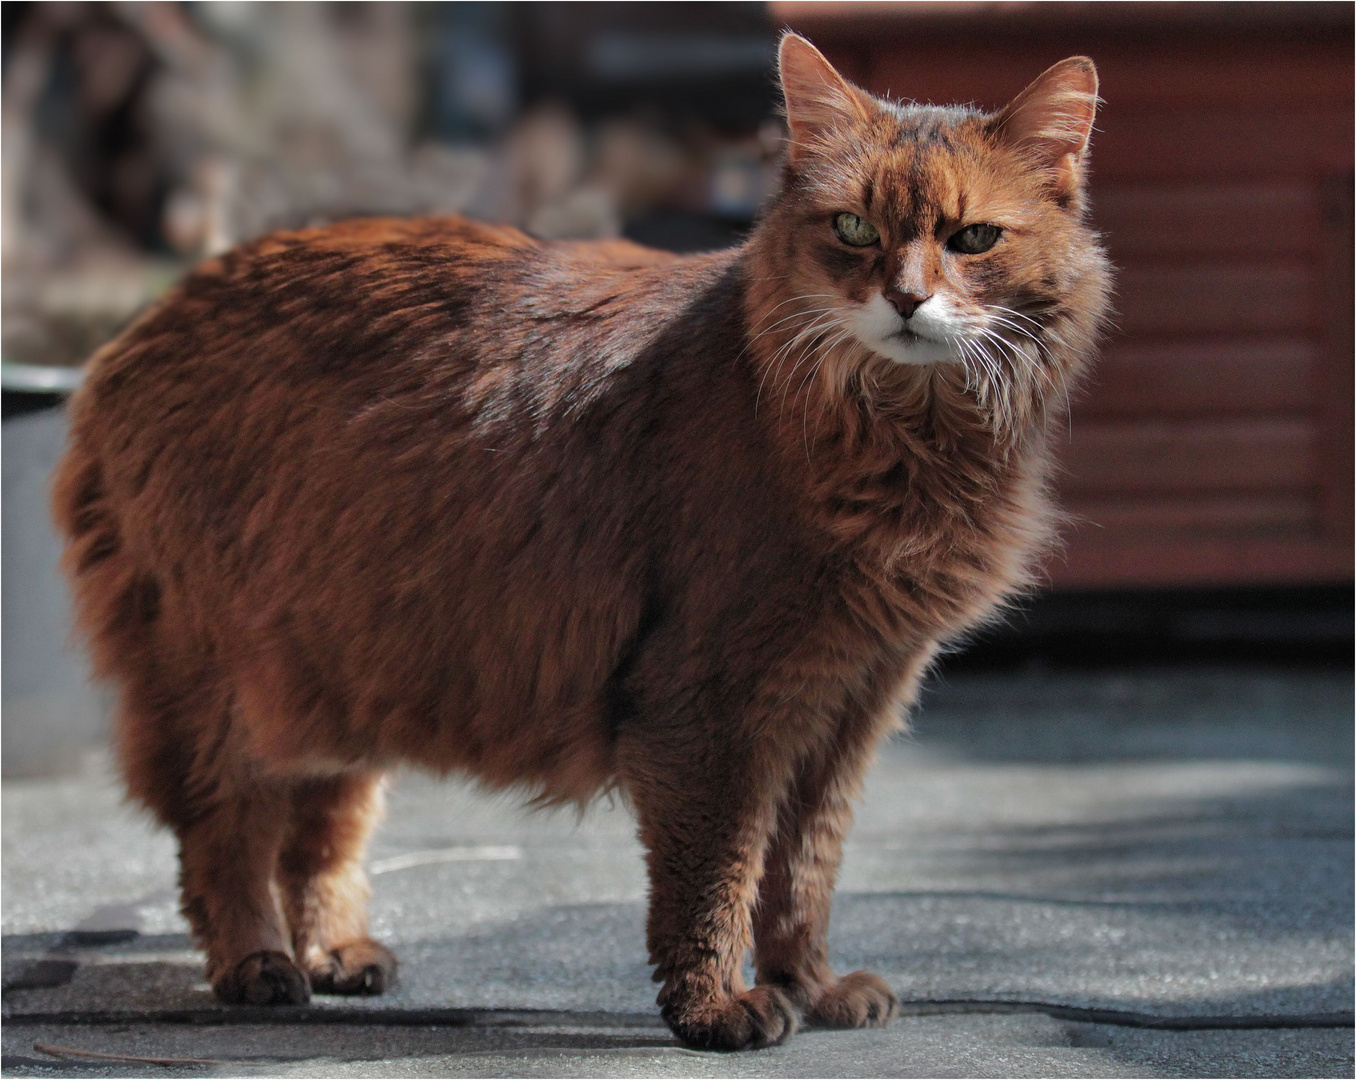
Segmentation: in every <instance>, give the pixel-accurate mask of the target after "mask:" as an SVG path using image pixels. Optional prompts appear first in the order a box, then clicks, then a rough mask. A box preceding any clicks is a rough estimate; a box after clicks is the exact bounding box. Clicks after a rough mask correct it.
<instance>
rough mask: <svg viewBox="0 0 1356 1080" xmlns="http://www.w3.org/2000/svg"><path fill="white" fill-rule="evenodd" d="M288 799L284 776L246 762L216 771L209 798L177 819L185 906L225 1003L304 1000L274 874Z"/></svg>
mask: <svg viewBox="0 0 1356 1080" xmlns="http://www.w3.org/2000/svg"><path fill="white" fill-rule="evenodd" d="M287 806H288V789H287V785H286V783H285V782H282V781H276V780H259V779H257V778H253V777H250V776H249V775H248V774H247V773H246V772H245V771H244V770H232V771H231V772H229V773H226V774H225V775H220V776H218V777H217V784H216V789H215V791H214V792H213V797H212V799H211V800H210V802H209V803H207V805H204V806H199V807H197V808H196V813H195V814H194V815H193V816H192V818H191V819H190V820H188V821H181V822H178V823H176V824H175V832H176V833H177V834H178V836H179V865H180V874H179V884H180V888H181V891H182V895H183V911H184V914H185V915H186V916H187V917H188V920H189V922H190V923H191V925H192V926H193V930H194V935H195V937H196V938H197V939H198V941H199V942H200V943H201V945H202V946H203V948H204V949H205V950H206V952H207V977H208V980H209V981H210V982H211V983H212V989H213V990H214V991H215V992H216V995H217V997H219V998H221V1000H222V1001H225V1002H228V1003H231V1004H249V1005H273V1004H298V1005H299V1004H304V1003H305V1002H307V1001H309V1000H310V996H311V991H310V984H309V983H308V981H307V978H306V974H305V973H304V972H303V971H302V970H301V969H300V968H299V967H298V966H297V964H296V963H295V962H294V960H293V956H292V949H291V942H290V941H289V940H288V933H287V924H286V922H285V920H284V918H283V911H282V907H281V905H280V904H279V897H278V894H277V890H276V888H275V886H274V881H273V870H274V867H275V865H276V864H277V859H278V851H279V849H280V848H281V846H282V842H283V835H284V823H285V822H286V811H287Z"/></svg>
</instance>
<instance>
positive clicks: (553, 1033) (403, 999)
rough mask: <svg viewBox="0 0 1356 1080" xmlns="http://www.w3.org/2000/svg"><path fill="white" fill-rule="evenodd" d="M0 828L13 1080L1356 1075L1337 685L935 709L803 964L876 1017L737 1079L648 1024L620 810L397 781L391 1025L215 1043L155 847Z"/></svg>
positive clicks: (384, 1021)
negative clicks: (882, 1008) (91, 1079)
mask: <svg viewBox="0 0 1356 1080" xmlns="http://www.w3.org/2000/svg"><path fill="white" fill-rule="evenodd" d="M3 798H4V805H3V810H4V821H3V825H4V860H3V875H4V879H3V887H4V905H3V915H4V923H3V925H4V970H5V985H6V990H5V995H4V1019H5V1024H4V1033H3V1041H4V1055H5V1057H4V1073H5V1075H9V1076H47V1075H72V1076H84V1075H97V1076H104V1075H108V1076H112V1075H119V1076H121V1075H145V1074H146V1073H147V1072H148V1071H150V1070H154V1071H155V1075H167V1076H168V1075H180V1074H182V1075H195V1076H196V1075H217V1074H219V1075H236V1076H247V1075H275V1076H1351V1075H1352V1073H1353V1034H1352V1029H1351V1026H1350V1024H1351V1009H1352V993H1353V991H1352V963H1353V955H1352V920H1353V911H1352V827H1353V826H1352V680H1351V677H1350V675H1346V674H1342V673H1325V672H1294V671H1292V672H1288V673H1283V672H1272V673H1265V672H1256V671H1246V670H1228V669H1213V670H1191V671H1175V672H1173V671H1159V672H1138V673H1129V674H1121V675H1106V674H1100V675H1093V674H1087V675H1071V674H1060V675H1051V674H1042V673H1039V672H1032V673H1027V674H1019V675H987V676H980V675H970V676H965V677H959V676H958V677H955V678H953V679H951V680H949V681H948V682H945V683H941V684H937V685H934V687H933V689H932V690H931V691H930V692H929V694H928V695H927V698H926V701H925V704H924V708H923V710H922V712H921V714H920V716H919V717H918V719H917V723H916V725H915V730H914V733H913V734H912V735H911V736H910V737H909V738H902V739H899V740H896V741H895V742H893V743H891V744H890V745H888V746H887V747H885V748H884V749H883V751H882V753H881V757H880V761H879V763H878V765H877V766H876V768H875V770H874V771H873V772H872V774H871V776H870V779H869V782H868V785H867V790H866V794H865V797H864V799H863V802H862V805H861V808H860V811H859V814H858V821H857V826H856V828H855V830H854V832H853V835H852V839H851V843H850V845H849V850H848V853H847V856H846V859H845V862H844V866H843V872H842V876H841V880H840V886H839V891H838V896H837V901H836V903H835V907H834V921H833V930H832V935H831V942H832V946H833V952H834V957H835V962H836V963H837V964H838V966H839V968H840V970H850V969H852V968H856V967H869V968H872V969H874V970H876V971H878V972H880V973H881V974H882V975H883V976H884V977H885V978H886V979H887V980H888V981H889V982H890V984H891V985H892V986H894V987H895V989H896V991H897V992H898V993H899V995H900V997H901V999H902V1000H903V1001H904V1002H905V1009H904V1015H902V1016H901V1017H900V1018H899V1019H897V1020H896V1021H895V1022H894V1023H893V1024H891V1025H890V1026H889V1027H888V1028H886V1029H883V1030H877V1031H870V1032H827V1031H810V1032H802V1033H801V1034H799V1035H797V1036H796V1037H795V1038H794V1039H792V1040H791V1041H790V1042H789V1043H787V1044H786V1045H785V1046H782V1047H778V1048H774V1049H771V1050H767V1051H762V1052H759V1053H752V1054H744V1055H738V1056H733V1057H731V1056H719V1055H710V1054H697V1053H693V1052H691V1051H688V1050H685V1049H682V1048H681V1047H679V1046H678V1045H677V1044H676V1043H675V1042H674V1040H673V1039H672V1038H671V1037H670V1035H669V1034H668V1032H667V1030H666V1029H665V1028H664V1027H663V1025H662V1023H661V1022H660V1021H659V1019H658V1013H657V1010H656V1008H655V1005H654V986H653V984H651V983H650V981H649V971H648V968H647V966H646V963H645V952H644V945H643V936H644V935H643V926H644V896H645V881H644V876H643V872H642V865H641V858H640V851H639V848H638V845H637V844H636V842H635V839H634V837H633V835H632V834H633V827H632V824H631V821H630V818H629V816H628V814H627V812H626V811H625V809H624V808H621V807H608V806H606V805H604V806H600V807H597V808H596V809H595V810H593V811H592V812H590V813H589V814H588V815H587V816H586V817H585V818H584V820H582V821H578V822H577V821H576V820H575V819H574V818H573V817H572V816H570V815H567V814H556V815H540V814H537V815H533V814H526V813H524V812H522V811H521V810H519V809H517V808H516V807H515V805H514V804H513V803H512V802H511V801H508V800H505V799H502V798H500V799H491V798H486V797H484V796H481V795H479V794H477V793H476V792H475V791H474V790H472V789H470V788H468V787H466V786H464V785H460V784H457V783H438V782H434V781H432V780H429V779H426V778H422V777H417V776H403V777H400V778H398V780H397V782H396V784H395V786H394V789H393V792H392V796H391V811H390V817H389V821H388V823H387V825H386V826H385V828H384V830H383V831H382V832H381V834H380V835H379V838H378V840H377V842H376V844H375V846H374V849H373V851H372V854H371V859H370V867H371V870H372V871H373V882H374V896H373V909H372V913H373V922H374V928H375V932H376V934H377V935H378V936H379V937H381V938H383V939H384V940H386V941H388V942H389V943H391V944H392V945H393V947H394V948H395V949H396V951H397V954H398V955H399V957H400V960H401V963H402V968H401V976H400V981H399V984H398V985H397V987H396V988H395V990H394V992H393V993H390V994H388V995H386V996H385V997H382V998H374V999H364V1000H358V1001H353V1000H344V999H339V998H319V999H317V1001H316V1003H315V1005H314V1006H312V1007H311V1008H309V1009H303V1010H296V1009H289V1010H228V1009H225V1008H223V1007H220V1006H218V1005H216V1003H215V1002H214V1001H213V1000H212V998H211V995H210V993H209V991H208V989H207V987H206V985H205V984H204V983H203V981H202V976H201V971H200V967H199V961H200V958H199V957H198V955H197V954H195V953H194V952H193V951H192V950H191V948H190V946H189V942H188V939H187V938H186V936H185V926H184V923H183V921H182V920H181V918H180V917H179V915H178V914H177V912H176V911H175V899H174V892H173V886H174V874H175V868H174V851H173V844H172V842H171V841H170V839H169V838H168V837H166V836H164V835H163V834H160V833H157V832H155V831H153V830H152V829H151V827H150V826H149V824H147V823H146V821H145V820H144V819H143V818H142V817H140V816H139V815H138V814H137V813H136V812H135V811H134V810H132V809H129V808H127V807H125V806H123V805H122V804H121V803H120V795H119V791H118V788H117V786H116V783H115V781H114V779H113V778H112V776H111V775H110V773H109V771H108V766H107V761H106V759H105V758H103V757H99V756H96V757H94V758H92V759H91V761H90V763H89V766H88V767H87V768H86V770H85V771H84V773H83V774H81V775H80V776H78V777H73V778H68V779H64V780H46V781H39V780H22V781H12V782H8V783H7V784H6V786H5V790H4V796H3ZM44 1046H46V1047H49V1048H50V1047H57V1048H63V1047H64V1048H66V1049H65V1050H61V1049H58V1050H57V1051H56V1053H57V1054H66V1055H67V1056H65V1057H58V1056H54V1055H53V1053H52V1052H50V1051H44V1050H43V1049H42V1047H44ZM72 1051H78V1052H80V1053H81V1054H84V1055H97V1054H104V1055H113V1056H112V1057H102V1058H101V1057H97V1056H79V1055H77V1054H73V1053H72ZM152 1058H155V1059H179V1060H175V1061H168V1062H167V1063H166V1064H163V1065H157V1064H151V1063H150V1061H149V1060H147V1059H152Z"/></svg>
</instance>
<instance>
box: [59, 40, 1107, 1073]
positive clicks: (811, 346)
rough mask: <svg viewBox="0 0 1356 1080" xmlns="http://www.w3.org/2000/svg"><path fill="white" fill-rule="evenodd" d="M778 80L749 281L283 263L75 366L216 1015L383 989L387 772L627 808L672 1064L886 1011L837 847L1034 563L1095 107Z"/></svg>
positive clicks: (496, 250) (705, 262) (78, 408)
mask: <svg viewBox="0 0 1356 1080" xmlns="http://www.w3.org/2000/svg"><path fill="white" fill-rule="evenodd" d="M781 80H782V86H783V89H784V92H785V98H786V111H787V120H788V122H789V127H790V139H789V146H788V153H787V160H786V168H785V181H784V187H783V190H782V192H781V194H780V195H779V196H778V197H777V198H776V199H775V201H774V202H773V204H772V205H771V207H770V209H769V210H768V212H767V214H766V216H765V217H764V218H763V220H762V221H761V222H760V223H759V225H758V226H757V228H756V229H755V230H754V231H753V234H752V235H751V236H750V238H749V240H748V242H747V243H745V244H744V245H743V246H742V247H740V248H738V249H736V250H732V251H726V252H720V253H717V254H711V255H700V256H694V257H688V258H678V257H673V256H666V255H662V254H659V253H654V252H647V251H644V250H643V249H640V248H636V247H634V246H632V245H629V244H625V243H610V244H604V245H588V244H569V243H542V242H538V241H536V240H533V239H531V238H529V237H527V236H525V235H523V234H522V233H519V232H516V231H514V230H512V229H506V228H494V227H490V226H486V225H479V224H473V223H472V222H469V221H461V220H456V219H445V220H424V221H391V220H385V221H357V222H350V223H346V224H342V225H337V226H334V227H332V228H326V229H315V230H308V231H304V232H294V233H284V234H279V235H274V236H269V237H267V238H265V239H262V240H259V241H256V242H253V243H250V244H247V245H245V246H243V247H241V248H239V249H237V250H235V251H233V252H231V253H229V254H227V255H225V256H223V257H221V258H219V259H216V260H213V261H211V262H209V263H207V264H205V265H203V266H201V267H200V268H199V269H198V270H196V271H195V272H194V273H193V274H192V275H190V276H189V277H188V278H187V279H186V280H185V281H184V282H183V283H182V284H181V285H180V286H179V287H178V288H177V289H175V290H174V292H173V293H172V294H171V295H170V296H169V297H168V298H167V299H166V300H165V301H164V302H162V303H161V304H159V305H158V306H157V307H156V308H155V309H154V310H152V311H150V312H149V313H148V314H147V315H146V316H145V317H143V318H142V319H140V320H139V321H138V322H137V323H136V324H135V325H134V326H133V327H131V328H130V329H129V330H128V331H127V332H126V333H124V334H123V335H122V336H121V337H120V338H119V339H118V340H117V341H116V342H114V343H113V344H112V345H110V346H108V347H107V348H105V349H104V350H103V351H102V352H101V353H100V354H99V356H98V357H97V358H96V359H95V361H94V362H93V364H92V367H91V369H90V373H89V378H88V381H87V383H86V385H85V387H84V389H83V390H82V391H81V392H80V393H79V395H78V396H77V398H76V399H75V401H74V402H73V403H72V434H71V445H70V450H69V452H68V453H67V455H66V457H65V459H64V461H63V463H62V466H61V471H60V477H59V483H58V489H57V495H56V507H57V516H58V519H59V522H60V526H61V528H62V530H63V531H64V533H65V535H66V537H67V540H68V546H67V552H66V567H67V570H68V572H69V574H70V578H71V581H72V583H73V586H74V590H75V596H76V602H77V607H78V611H79V615H80V619H81V623H82V626H83V627H84V630H85V631H86V632H87V634H88V635H89V639H90V641H91V644H92V648H93V653H94V656H95V660H96V666H97V670H98V671H99V672H100V673H101V674H102V675H103V676H105V677H107V678H109V679H111V680H113V681H114V682H115V683H116V684H117V686H118V688H119V690H120V693H121V707H120V712H119V717H118V722H117V732H118V734H117V739H118V746H119V750H120V754H121V760H122V763H123V767H124V769H125V771H126V775H127V779H128V783H129V785H130V788H131V791H132V793H133V795H134V796H135V797H136V798H137V799H139V800H140V801H142V802H143V803H145V804H146V805H147V806H149V807H150V808H151V809H152V810H153V811H154V812H155V813H156V814H157V815H158V816H159V818H160V819H161V820H162V821H164V822H165V823H166V824H168V825H169V826H170V827H171V828H172V829H173V830H174V831H175V833H176V835H177V836H178V839H179V843H180V860H181V865H182V873H181V884H182V889H183V910H184V913H185V914H186V915H187V917H188V919H189V921H190V922H191V924H192V927H193V932H194V934H195V935H196V937H197V939H198V940H199V941H200V943H201V944H202V946H203V947H204V948H205V950H206V952H207V958H208V960H207V970H208V975H209V977H210V979H211V981H212V984H213V986H214V987H215V989H216V992H217V994H218V995H219V996H220V997H221V998H222V999H224V1000H226V1001H229V1002H256V1003H261V1002H274V1001H276V1002H304V1001H306V1000H307V998H308V996H309V994H310V993H311V992H312V991H319V992H331V993H369V992H373V993H374V992H380V991H381V990H382V989H383V988H384V987H385V986H386V985H388V983H389V981H390V979H391V978H392V977H393V974H394V970H395V962H394V960H393V959H392V957H391V955H390V953H389V952H387V950H386V949H385V948H383V947H382V946H381V945H378V944H376V943H375V942H373V941H372V940H370V939H369V937H368V935H367V916H366V899H367V884H366V880H365V877H364V874H363V869H362V865H361V859H362V855H363V849H364V844H365V842H366V840H367V837H368V834H369V832H370V830H371V829H372V827H373V825H374V823H375V821H376V819H377V817H378V814H379V809H380V795H379V791H380V780H381V776H382V774H383V772H384V771H386V770H388V769H390V768H391V767H393V766H395V765H397V764H399V763H409V764H413V765H415V766H418V767H422V768H426V769H432V770H438V771H443V772H451V771H457V772H461V773H465V774H469V775H471V776H474V777H477V778H479V780H481V781H482V782H484V783H485V784H487V785H490V786H492V787H505V786H510V785H516V786H519V787H522V788H525V789H527V790H528V791H530V792H531V793H532V794H534V795H536V796H537V797H538V798H539V799H542V800H545V801H548V802H549V801H559V802H568V801H577V802H581V803H582V802H584V801H587V800H589V799H591V798H592V797H594V796H595V795H596V794H597V793H598V792H600V791H603V790H607V789H614V788H615V789H619V790H620V791H621V792H623V793H624V794H625V796H626V797H627V798H628V799H629V801H630V803H631V804H632V805H633V807H634V810H635V813H636V816H637V818H638V820H639V829H640V837H641V839H642V841H643V842H644V845H645V848H646V850H647V852H648V856H647V858H648V863H649V873H650V881H651V896H650V915H649V925H648V944H649V950H650V957H651V960H652V961H653V963H654V965H655V979H656V981H658V982H661V983H662V984H663V989H662V990H661V991H660V994H659V1001H660V1002H661V1004H662V1006H663V1015H664V1017H665V1019H666V1020H667V1021H668V1023H669V1024H670V1025H671V1026H672V1028H673V1030H674V1032H676V1033H677V1035H678V1036H679V1037H680V1038H681V1039H683V1040H684V1041H685V1042H687V1043H689V1044H691V1045H693V1046H697V1047H707V1048H720V1049H737V1048H743V1047H757V1046H764V1045H767V1044H770V1043H775V1042H778V1041H780V1040H782V1039H784V1038H786V1037H787V1036H788V1035H789V1034H790V1033H791V1032H792V1031H793V1030H794V1029H795V1027H796V1024H797V1020H798V1016H804V1017H805V1018H807V1019H808V1020H809V1021H811V1022H813V1023H816V1024H823V1025H833V1026H841V1027H858V1026H864V1025H871V1024H880V1023H884V1022H885V1021H886V1020H888V1019H889V1018H890V1016H891V1015H892V1014H893V1012H894V1010H895V999H894V996H893V995H892V993H891V991H890V989H889V988H888V987H887V986H886V985H885V984H884V983H883V982H882V981H881V980H880V979H879V978H877V977H876V976H874V975H871V974H869V973H866V972H855V973H853V974H851V975H847V976H844V977H841V978H840V977H839V976H837V975H835V974H834V972H833V970H832V968H831V967H830V965H829V957H828V948H827V943H826V930H827V926H828V920H829V903H830V896H831V891H832V887H833V882H834V877H835V874H836V871H837V867H838V863H839V857H840V849H841V843H842V839H843V835H844V832H845V830H846V829H847V826H848V823H849V819H850V817H851V808H850V804H851V800H852V799H853V797H854V795H855V793H856V791H857V789H858V785H859V782H860V779H861V776H862V773H863V770H864V769H865V768H866V765H867V763H868V761H869V759H870V757H871V755H872V752H873V748H874V746H875V745H876V743H877V741H878V740H879V739H880V738H881V736H882V735H883V734H884V733H886V732H889V731H891V730H893V729H895V728H896V727H897V726H898V725H899V722H900V720H899V718H900V716H901V709H902V708H904V707H906V706H907V705H908V704H909V703H910V702H911V701H912V700H913V698H914V695H915V691H916V688H917V685H918V682H919V679H920V677H921V676H922V673H923V671H924V669H925V668H926V667H927V666H928V664H929V662H930V660H931V659H932V657H933V655H934V654H935V652H936V651H937V649H938V646H939V643H941V642H944V641H945V640H947V639H948V638H951V637H954V636H955V635H956V634H957V633H959V632H961V631H963V630H964V629H966V628H967V627H971V626H973V625H975V623H976V622H977V620H980V619H983V618H984V617H985V616H986V615H987V614H988V613H990V612H992V611H993V610H994V609H995V606H996V605H998V604H999V603H1000V602H1001V601H1002V600H1003V598H1004V597H1005V596H1007V595H1009V594H1010V593H1012V592H1013V590H1014V589H1017V588H1019V587H1021V586H1022V585H1023V583H1025V582H1026V581H1027V580H1028V574H1029V572H1030V568H1031V566H1032V564H1033V560H1034V559H1035V558H1036V557H1037V556H1038V555H1039V554H1040V553H1041V552H1042V550H1043V549H1045V548H1046V547H1047V544H1048V541H1049V538H1050V535H1051V521H1052V511H1051V509H1050V508H1049V505H1048V503H1047V500H1046V496H1045V494H1044V488H1045V486H1046V478H1047V474H1048V472H1049V469H1050V465H1049V460H1048V455H1047V449H1046V438H1047V436H1046V432H1047V428H1048V427H1049V426H1050V424H1051V421H1052V419H1054V418H1056V417H1057V415H1058V414H1060V413H1061V410H1062V408H1063V405H1064V403H1065V401H1066V392H1067V388H1068V386H1069V384H1070V383H1072V382H1073V381H1074V380H1075V378H1076V377H1077V375H1078V372H1079V369H1080V367H1081V366H1082V365H1083V364H1084V362H1085V358H1086V357H1087V355H1088V353H1089V352H1090V349H1091V346H1092V342H1093V338H1094V335H1095V333H1096V330H1097V326H1098V323H1099V320H1100V318H1101V317H1102V313H1103V311H1104V308H1105V305H1106V300H1107V294H1108V271H1107V264H1106V261H1105V258H1104V256H1103V253H1102V251H1101V250H1100V249H1099V247H1098V245H1097V238H1096V236H1095V235H1094V234H1093V233H1092V232H1091V231H1089V229H1088V227H1087V226H1086V225H1085V223H1084V196H1083V184H1084V166H1085V158H1086V153H1087V144H1088V134H1089V131H1090V129H1091V125H1092V120H1093V113H1094V107H1095V102H1096V90H1097V81H1096V74H1095V72H1094V69H1093V66H1092V64H1091V62H1090V61H1088V60H1086V59H1082V58H1075V59H1071V60H1065V61H1064V62H1062V63H1060V64H1057V65H1055V66H1054V67H1053V68H1051V69H1050V70H1049V71H1047V72H1046V73H1045V74H1044V75H1042V76H1041V77H1040V78H1039V79H1037V80H1036V82H1034V83H1033V84H1032V85H1031V86H1030V87H1029V88H1028V89H1027V90H1026V91H1024V92H1023V93H1022V95H1021V96H1020V97H1018V98H1017V99H1016V100H1015V101H1014V102H1013V103H1012V104H1011V105H1009V106H1008V107H1007V108H1006V109H1004V110H1003V111H1002V112H1000V113H997V114H995V115H985V114H983V113H980V112H977V111H975V110H973V109H968V108H935V107H930V106H917V105H898V104H894V103H890V102H886V101H881V100H878V99H876V98H873V97H871V96H869V95H868V94H866V93H864V92H863V91H861V90H859V89H857V88H855V87H853V86H851V85H849V84H848V83H847V82H845V81H844V80H843V79H842V78H841V77H840V76H839V75H838V74H837V73H836V72H835V71H834V70H833V68H832V67H831V66H830V65H829V64H828V62H827V61H826V60H825V59H824V58H823V57H822V56H821V55H820V54H819V53H818V52H817V51H816V50H815V49H814V48H813V47H812V46H811V45H810V44H809V43H808V42H806V41H805V40H804V39H802V38H799V37H796V36H794V35H788V36H787V37H786V38H785V39H784V40H783V41H782V45H781ZM750 946H752V948H753V951H754V958H755V963H756V968H757V985H756V986H754V987H753V988H751V989H750V988H747V987H746V986H745V984H744V981H743V978H742V976H741V973H740V968H741V962H742V958H743V956H744V954H745V952H746V950H747V949H748V948H749V947H750Z"/></svg>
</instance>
